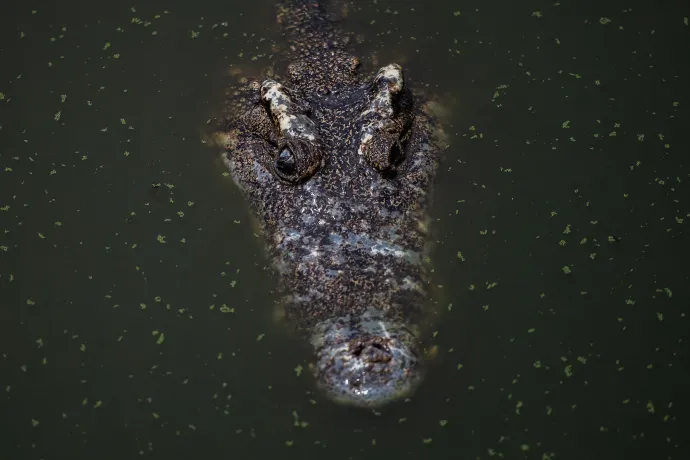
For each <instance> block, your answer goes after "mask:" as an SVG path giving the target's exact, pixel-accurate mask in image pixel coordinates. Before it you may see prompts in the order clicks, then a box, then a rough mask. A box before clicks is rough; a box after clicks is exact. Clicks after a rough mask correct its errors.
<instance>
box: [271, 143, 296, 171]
mask: <svg viewBox="0 0 690 460" xmlns="http://www.w3.org/2000/svg"><path fill="white" fill-rule="evenodd" d="M295 168H296V162H295V155H293V154H292V152H291V151H290V149H289V148H287V147H285V148H284V149H283V150H281V151H280V152H279V153H278V155H277V156H276V172H277V173H278V174H279V175H283V176H291V175H292V174H294V172H295Z"/></svg>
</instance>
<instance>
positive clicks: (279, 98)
mask: <svg viewBox="0 0 690 460" xmlns="http://www.w3.org/2000/svg"><path fill="white" fill-rule="evenodd" d="M261 93H262V96H261V97H262V99H263V100H264V101H265V102H268V105H269V110H270V111H271V114H272V115H273V117H275V119H276V120H277V121H278V127H279V128H280V131H281V133H282V134H283V135H284V136H286V137H293V138H299V139H307V140H310V141H313V140H315V139H316V136H315V135H314V131H315V129H314V122H313V121H311V120H310V119H309V118H308V117H307V116H306V115H303V114H298V115H294V114H293V113H290V112H293V110H292V107H293V105H294V104H293V102H292V101H291V100H290V96H289V95H288V94H287V92H286V91H285V89H284V87H283V85H281V84H280V83H277V82H276V81H274V80H266V81H265V82H263V84H262V85H261Z"/></svg>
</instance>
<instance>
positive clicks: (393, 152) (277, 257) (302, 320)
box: [220, 0, 444, 407]
mask: <svg viewBox="0 0 690 460" xmlns="http://www.w3.org/2000/svg"><path fill="white" fill-rule="evenodd" d="M278 23H279V24H280V25H281V28H282V31H283V37H284V39H285V41H286V43H287V46H286V48H285V50H284V52H283V53H282V55H283V57H284V59H285V61H286V63H289V64H288V65H287V66H286V76H285V77H284V78H283V79H281V80H282V83H279V82H277V81H276V80H265V81H263V82H259V81H249V82H247V81H246V80H245V83H244V84H243V85H239V86H237V87H234V88H233V89H232V90H231V91H230V92H229V94H230V96H231V97H230V99H229V101H228V107H227V108H226V112H227V114H228V116H226V117H225V118H224V119H223V121H222V125H221V128H220V136H221V138H222V139H223V143H224V145H225V151H224V153H223V160H224V162H225V163H226V165H227V167H228V168H229V170H230V172H231V174H232V177H233V179H234V181H235V183H236V184H237V185H238V186H239V188H240V189H241V190H242V191H243V192H244V195H245V197H246V198H247V200H248V201H249V204H250V206H251V208H252V210H253V212H254V214H255V215H256V216H257V218H258V219H257V220H258V221H259V225H260V227H261V231H262V233H263V235H264V237H265V242H266V246H267V251H268V254H269V257H270V258H271V260H273V261H274V267H275V269H276V271H277V272H278V273H279V275H280V293H281V297H280V304H281V306H282V307H283V308H284V311H285V315H286V317H287V318H288V319H289V320H292V321H293V322H294V323H295V324H296V325H297V327H298V328H299V329H300V330H302V331H305V332H306V333H307V334H309V335H310V340H311V343H312V344H313V346H314V350H315V355H316V365H315V366H314V371H315V375H316V379H317V383H318V385H319V386H320V388H322V390H323V391H324V392H325V393H326V394H327V395H328V396H329V397H330V398H331V399H333V400H335V401H337V402H342V403H346V404H352V405H356V406H364V407H375V406H380V405H382V404H384V403H386V402H388V401H391V400H394V399H398V398H400V397H403V396H405V395H408V394H409V393H410V392H411V391H412V390H413V389H414V388H415V387H416V385H417V384H418V383H419V382H420V380H421V378H422V374H423V366H422V356H421V351H420V350H421V345H420V340H419V328H418V325H419V324H421V322H422V321H423V318H424V313H425V306H426V305H428V303H427V297H428V296H427V286H428V279H427V267H426V266H425V263H424V262H423V260H424V258H425V254H426V252H425V248H426V246H427V245H426V243H427V240H428V225H429V217H428V206H429V193H430V190H431V181H432V178H433V176H434V173H435V171H436V167H437V162H438V158H439V155H440V152H441V150H442V149H443V148H444V146H442V145H440V144H441V136H440V131H439V128H438V126H437V123H436V120H435V118H434V117H433V115H432V114H431V113H430V110H429V109H428V106H427V104H426V103H425V101H423V100H422V97H421V95H420V94H413V92H412V90H411V88H410V85H409V84H408V82H406V81H405V79H404V77H403V72H402V69H401V68H400V66H398V65H396V64H390V65H387V66H385V67H383V68H381V69H380V70H379V71H378V72H377V73H376V74H374V75H368V76H367V75H365V76H362V75H360V71H359V70H360V69H359V67H360V64H359V60H358V59H357V58H355V57H354V56H352V55H351V54H350V53H349V52H348V49H347V43H348V40H347V36H346V35H345V34H344V33H342V32H341V31H339V30H338V29H337V28H336V27H335V26H334V24H333V23H332V22H331V21H330V20H329V19H328V18H327V16H326V14H325V12H324V11H323V7H322V6H320V5H316V4H315V3H313V2H311V1H297V0H288V1H284V2H283V3H282V4H281V5H280V6H279V7H278ZM427 308H428V307H427Z"/></svg>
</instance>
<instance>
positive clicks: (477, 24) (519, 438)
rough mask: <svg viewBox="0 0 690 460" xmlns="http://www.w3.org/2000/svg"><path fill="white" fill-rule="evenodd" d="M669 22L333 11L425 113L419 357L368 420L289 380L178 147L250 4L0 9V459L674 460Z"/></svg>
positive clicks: (680, 215) (677, 308)
mask: <svg viewBox="0 0 690 460" xmlns="http://www.w3.org/2000/svg"><path fill="white" fill-rule="evenodd" d="M233 3H235V4H236V5H234V6H233ZM432 5H433V8H432ZM32 10H35V11H32ZM688 16H690V7H689V6H688V5H687V3H686V4H683V3H682V2H671V1H668V2H641V1H629V2H622V1H610V2H574V1H563V2H560V4H559V3H554V2H544V1H532V0H530V1H524V2H512V1H507V0H501V1H498V0H496V1H491V2H464V1H455V2H451V1H438V2H433V4H432V2H422V1H412V0H409V1H402V0H399V1H379V2H370V1H366V2H365V1H359V2H357V8H353V9H351V11H350V14H349V15H348V17H347V19H346V21H345V25H346V27H347V28H349V29H350V30H354V31H357V32H358V33H361V34H362V38H363V43H362V44H361V45H358V50H359V51H360V53H361V54H362V56H363V58H364V59H365V62H371V61H372V60H373V59H374V57H375V59H376V61H377V62H378V63H380V64H384V63H387V62H391V61H395V62H399V63H401V64H403V65H404V67H405V69H406V71H407V72H408V74H409V75H411V76H412V77H413V78H415V79H417V80H423V81H425V82H427V83H429V84H430V85H432V87H434V88H436V91H437V93H438V94H439V95H441V96H442V97H443V99H444V101H445V103H446V106H447V108H448V109H449V111H450V112H451V115H450V123H449V124H448V126H447V127H446V131H447V132H448V133H449V134H450V140H451V149H450V151H449V152H448V156H447V158H446V159H445V162H444V164H443V167H442V168H441V171H440V173H439V176H438V181H437V184H438V185H437V201H436V205H435V208H434V217H435V218H436V223H435V225H436V226H435V232H436V239H437V240H438V244H437V247H436V251H435V252H434V255H433V260H434V263H435V266H436V271H435V273H434V275H435V284H436V285H438V289H437V299H438V300H437V301H438V302H439V303H440V304H441V305H442V306H443V308H444V309H445V310H446V313H445V314H444V316H443V317H442V319H441V321H439V323H438V325H437V328H436V333H435V336H434V337H433V338H430V341H431V342H432V343H434V344H435V345H437V346H438V347H439V354H438V356H437V358H436V361H435V362H434V363H433V365H432V367H431V369H430V372H429V375H428V378H427V379H426V381H425V384H424V385H423V387H422V388H421V389H420V390H419V391H418V392H417V393H416V394H415V395H414V397H413V398H412V399H411V400H410V401H407V402H402V403H399V404H395V405H391V406H389V407H386V408H384V409H382V410H381V411H379V412H371V411H362V410H357V409H350V408H342V407H338V406H334V405H332V404H330V403H329V402H327V401H325V400H323V398H322V397H321V396H320V395H318V394H315V393H313V388H312V381H311V379H310V378H309V376H308V373H307V371H306V370H305V371H304V372H302V373H301V375H298V374H299V373H298V372H297V371H296V370H295V369H296V368H298V366H303V367H304V368H306V366H307V361H306V359H305V358H307V357H308V355H305V353H304V348H303V347H301V346H300V342H299V341H296V340H294V338H291V337H290V336H289V334H287V333H286V331H285V328H284V327H281V325H280V324H274V322H273V321H272V317H271V315H272V311H271V305H272V300H273V298H272V296H271V290H272V289H273V288H274V286H275V279H274V278H273V277H272V275H271V273H270V271H268V270H267V269H266V268H265V267H266V266H267V261H266V260H265V258H264V256H263V255H262V253H261V245H260V240H259V239H257V238H256V237H255V236H254V235H253V234H252V227H251V225H250V223H249V219H248V214H247V208H246V204H245V203H244V201H243V200H242V198H241V196H240V195H239V193H238V192H237V191H236V190H235V188H234V187H233V185H232V183H231V180H230V178H229V177H228V176H227V175H226V174H225V170H224V168H223V166H222V165H221V164H220V163H219V161H218V157H217V152H215V151H213V150H212V149H209V148H208V147H207V146H206V145H204V144H203V142H202V138H201V134H200V133H201V132H202V131H203V129H204V127H205V123H206V120H208V119H209V118H210V117H211V116H213V115H215V114H217V113H218V110H219V107H220V105H221V103H222V100H223V93H224V85H225V84H227V83H228V82H229V81H230V77H229V76H228V74H229V73H236V72H242V74H246V75H252V74H257V73H258V72H259V71H260V70H261V69H262V68H265V67H268V66H270V65H271V62H272V58H271V53H272V44H273V42H274V41H275V40H276V38H277V36H276V33H275V31H274V30H275V25H274V10H273V1H272V0H258V1H253V2H235V1H232V2H217V1H216V2H183V1H176V2H173V1H171V2H163V1H156V2H138V3H126V2H125V3H120V4H118V2H107V3H106V2H103V3H101V2H86V1H83V2H74V1H72V2H52V3H48V2H43V3H42V2H18V1H13V2H9V3H8V2H4V3H3V4H2V6H0V458H1V459H2V460H14V459H46V460H48V459H75V460H76V459H94V458H102V459H131V458H139V457H143V458H165V459H192V458H195V459H196V458H199V459H219V458H232V459H263V458H278V459H293V458H294V459H312V458H314V459H315V458H331V459H400V458H410V459H426V458H429V459H438V460H440V459H489V458H492V457H498V458H520V459H523V458H525V459H542V460H547V459H583V458H586V459H612V458H625V459H666V458H674V459H685V458H688V456H690V446H689V445H688V440H687V433H688V430H690V422H689V419H690V414H689V411H690V397H689V396H688V391H687V388H689V387H690V376H689V373H690V353H689V346H688V340H690V337H689V336H690V334H689V332H688V331H690V318H688V314H689V313H690V311H689V310H690V308H689V306H690V287H689V286H690V282H689V280H688V274H689V270H688V269H687V267H686V266H685V263H686V260H687V255H688V254H690V245H689V244H688V236H687V226H688V225H690V206H688V198H689V197H690V190H689V187H688V183H689V182H690V166H689V165H688V162H689V159H690V155H689V154H688V152H690V138H689V137H688V134H687V127H688V126H690V114H689V112H688V110H689V108H690V97H689V91H688V83H690V81H689V76H690V59H689V58H688V56H690V27H689V26H688ZM683 126H685V127H686V128H683ZM154 184H156V185H154ZM157 184H160V185H157ZM446 305H447V308H446ZM302 422H305V423H302Z"/></svg>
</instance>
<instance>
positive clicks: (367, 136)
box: [357, 64, 404, 155]
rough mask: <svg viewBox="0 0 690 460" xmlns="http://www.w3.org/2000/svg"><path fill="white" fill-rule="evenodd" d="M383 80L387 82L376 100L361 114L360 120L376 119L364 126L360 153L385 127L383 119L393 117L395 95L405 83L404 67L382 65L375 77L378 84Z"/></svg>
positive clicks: (362, 152)
mask: <svg viewBox="0 0 690 460" xmlns="http://www.w3.org/2000/svg"><path fill="white" fill-rule="evenodd" d="M381 80H385V81H386V83H387V84H386V85H384V86H383V88H379V89H378V91H377V93H376V96H375V97H374V100H373V101H371V103H370V104H369V106H368V107H367V109H366V110H364V111H363V112H362V113H361V115H360V120H366V119H367V118H374V119H373V120H371V121H370V122H368V123H365V124H364V125H363V126H362V136H361V137H360V142H359V148H358V149H357V154H358V155H364V150H365V149H366V146H367V144H368V143H369V142H371V140H372V139H373V138H374V133H375V132H376V131H377V130H378V131H380V130H382V129H383V120H385V119H391V118H393V114H394V110H393V95H394V94H398V93H399V92H400V91H402V88H403V84H404V80H403V74H402V67H400V66H399V65H398V64H389V65H387V66H384V67H381V69H380V70H379V71H378V73H377V74H376V78H375V79H374V81H375V82H376V85H377V86H378V83H379V82H380V81H381Z"/></svg>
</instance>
